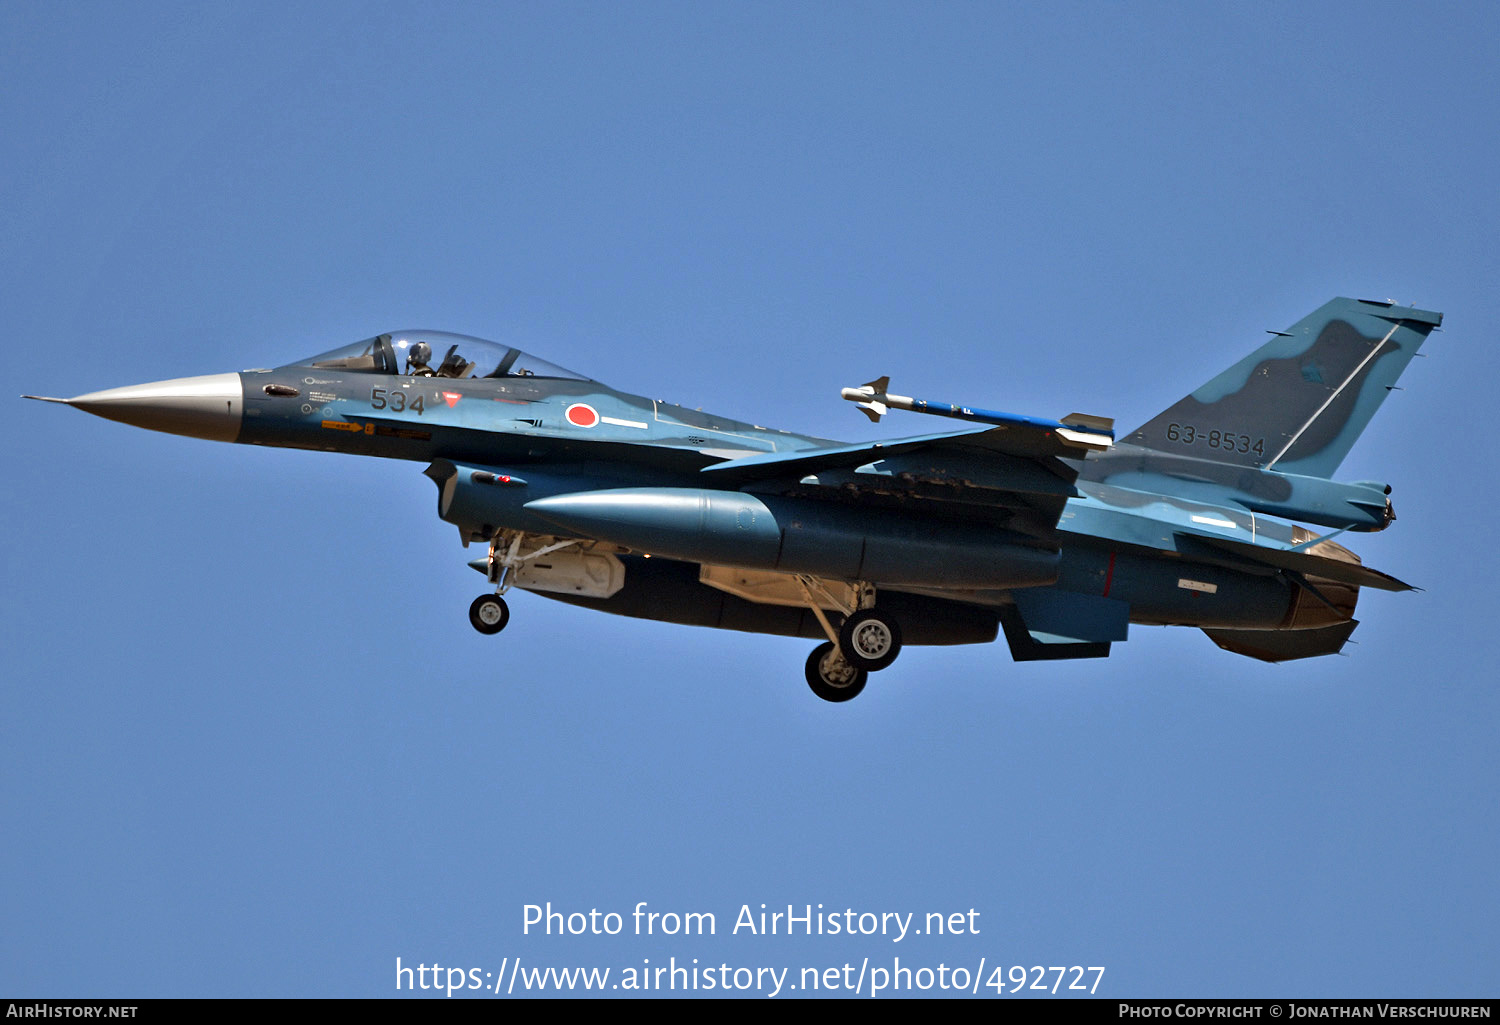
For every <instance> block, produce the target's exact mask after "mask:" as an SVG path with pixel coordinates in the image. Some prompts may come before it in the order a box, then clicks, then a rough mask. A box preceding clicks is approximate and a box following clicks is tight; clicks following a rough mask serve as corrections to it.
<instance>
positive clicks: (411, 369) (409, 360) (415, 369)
mask: <svg viewBox="0 0 1500 1025" xmlns="http://www.w3.org/2000/svg"><path fill="white" fill-rule="evenodd" d="M430 359H432V346H430V345H428V344H427V343H426V342H413V343H412V345H411V348H409V349H407V350H406V372H407V373H408V374H411V375H412V376H413V377H432V376H433V375H434V373H436V372H435V371H434V370H433V369H432V368H431V367H430V366H428V365H427V361H428V360H430Z"/></svg>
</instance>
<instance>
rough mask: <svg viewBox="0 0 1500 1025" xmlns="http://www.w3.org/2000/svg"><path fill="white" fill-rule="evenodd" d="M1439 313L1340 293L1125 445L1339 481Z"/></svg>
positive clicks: (1438, 318)
mask: <svg viewBox="0 0 1500 1025" xmlns="http://www.w3.org/2000/svg"><path fill="white" fill-rule="evenodd" d="M1442 322H1443V315H1442V314H1441V313H1432V312H1429V311H1427V310H1418V309H1414V308H1412V307H1409V306H1396V305H1394V304H1392V303H1385V302H1371V301H1368V300H1361V299H1334V300H1333V301H1331V302H1329V303H1326V304H1324V305H1323V306H1322V307H1320V308H1319V309H1318V310H1316V311H1315V312H1313V313H1311V314H1309V315H1308V316H1306V317H1303V318H1302V319H1301V320H1299V321H1298V322H1297V323H1296V324H1294V325H1292V326H1291V327H1290V328H1288V329H1287V330H1286V331H1282V332H1277V333H1276V336H1275V337H1274V338H1272V339H1271V340H1270V341H1269V342H1267V343H1266V344H1265V345H1263V346H1261V347H1260V348H1259V349H1257V350H1256V351H1255V352H1254V353H1252V354H1251V355H1249V356H1247V357H1245V358H1244V359H1242V360H1240V361H1239V362H1238V363H1236V364H1235V365H1234V366H1232V367H1230V368H1229V369H1228V370H1226V371H1224V372H1223V373H1222V374H1220V375H1219V376H1218V377H1215V378H1214V379H1213V380H1212V381H1209V382H1208V383H1207V384H1205V385H1204V386H1203V387H1201V388H1199V389H1198V390H1197V391H1195V392H1193V393H1192V394H1191V395H1188V396H1187V397H1186V398H1184V399H1182V400H1181V401H1179V402H1178V403H1177V404H1176V405H1174V406H1172V407H1171V408H1170V409H1168V410H1167V411H1166V412H1164V413H1162V414H1161V415H1159V416H1157V417H1156V418H1155V419H1153V420H1152V421H1151V422H1150V423H1147V424H1146V425H1145V426H1144V427H1142V428H1140V429H1139V430H1137V431H1135V432H1134V433H1133V434H1131V435H1130V436H1129V437H1128V438H1127V439H1125V442H1126V444H1131V445H1139V446H1141V447H1143V448H1148V449H1154V450H1156V451H1159V452H1170V453H1172V454H1175V455H1183V456H1193V457H1196V458H1199V459H1207V460H1211V461H1213V462H1218V463H1228V464H1231V465H1237V466H1249V467H1256V468H1259V469H1275V470H1277V471H1279V472H1281V473H1290V474H1300V475H1303V476H1308V477H1325V478H1331V477H1332V476H1333V473H1334V471H1335V470H1337V469H1338V467H1339V464H1340V463H1342V462H1343V461H1344V457H1345V456H1346V455H1348V454H1349V449H1350V448H1351V447H1353V445H1354V442H1355V440H1356V439H1358V438H1359V435H1360V433H1361V432H1362V431H1363V430H1364V429H1365V426H1366V425H1367V424H1368V423H1369V422H1370V418H1371V417H1372V416H1374V415H1375V411H1376V410H1377V409H1379V408H1380V404H1381V403H1382V402H1384V401H1385V397H1386V396H1387V395H1388V394H1390V391H1391V389H1392V388H1393V387H1394V386H1395V384H1396V379H1397V378H1399V377H1400V376H1401V372H1402V371H1403V370H1405V369H1406V365H1407V364H1408V363H1409V362H1411V358H1412V357H1413V356H1415V355H1416V352H1417V349H1418V348H1420V347H1421V345H1422V342H1423V341H1424V340H1426V338H1427V336H1428V335H1429V334H1431V333H1432V330H1433V328H1435V327H1437V326H1438V325H1439V324H1441V323H1442Z"/></svg>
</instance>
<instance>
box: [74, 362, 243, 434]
mask: <svg viewBox="0 0 1500 1025" xmlns="http://www.w3.org/2000/svg"><path fill="white" fill-rule="evenodd" d="M244 400H245V390H244V388H243V387H242V386H241V384H240V375H239V374H209V375H207V376H206V377H179V378H175V379H173V380H171V381H153V382H152V383H150V384H132V385H129V386H128V387H125V388H109V389H106V390H104V391H96V392H89V393H88V394H87V395H80V396H78V397H77V398H73V399H66V400H64V401H65V402H66V403H67V404H68V405H70V406H75V407H77V408H78V409H81V410H83V411H84V412H86V413H93V414H94V415H95V416H102V417H104V418H105V419H106V420H118V421H120V423H124V424H130V425H131V426H133V427H144V428H146V429H147V430H151V431H165V432H167V433H168V434H186V435H187V436H188V437H190V438H207V439H208V440H210V441H234V440H235V439H236V438H238V437H239V433H240V423H241V421H242V420H243V417H244V408H245V401H244Z"/></svg>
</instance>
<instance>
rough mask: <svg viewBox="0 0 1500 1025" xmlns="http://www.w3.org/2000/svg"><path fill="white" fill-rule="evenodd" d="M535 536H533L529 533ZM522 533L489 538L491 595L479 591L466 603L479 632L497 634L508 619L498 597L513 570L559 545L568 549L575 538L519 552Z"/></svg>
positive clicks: (507, 609)
mask: <svg viewBox="0 0 1500 1025" xmlns="http://www.w3.org/2000/svg"><path fill="white" fill-rule="evenodd" d="M532 536H533V538H535V536H536V535H532ZM525 540H526V535H525V534H524V533H522V532H520V531H516V532H515V533H506V532H504V531H502V532H501V533H498V534H496V535H495V536H494V537H493V538H491V539H490V571H489V579H490V583H492V584H494V585H495V593H494V594H481V595H480V596H479V597H478V598H475V599H474V603H473V604H472V605H470V606H469V622H470V623H472V624H473V626H474V629H476V630H478V631H479V632H480V633H482V634H497V633H499V632H500V631H501V630H504V629H505V624H506V623H509V622H510V607H509V606H507V605H506V604H505V599H504V598H502V597H500V596H501V595H502V594H504V593H505V592H506V591H509V590H510V585H511V577H512V575H514V573H515V571H516V570H517V569H519V568H521V567H522V566H524V565H525V564H526V563H528V562H530V561H531V560H532V559H535V558H536V557H537V556H539V555H547V554H549V553H551V552H556V551H559V550H561V549H563V548H571V547H572V546H573V545H576V544H577V543H578V542H577V541H576V540H567V541H557V542H555V543H554V544H549V545H544V546H543V547H540V548H537V549H536V550H535V551H529V552H527V553H526V554H524V555H522V554H521V545H522V543H523V542H524V541H525Z"/></svg>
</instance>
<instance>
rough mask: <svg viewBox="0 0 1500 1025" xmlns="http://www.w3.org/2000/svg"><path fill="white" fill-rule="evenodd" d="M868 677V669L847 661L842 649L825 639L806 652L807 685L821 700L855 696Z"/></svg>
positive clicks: (862, 687)
mask: <svg viewBox="0 0 1500 1025" xmlns="http://www.w3.org/2000/svg"><path fill="white" fill-rule="evenodd" d="M868 678H869V674H868V673H866V672H865V671H864V670H863V669H856V668H854V667H853V666H852V665H850V664H849V662H848V660H847V659H845V658H844V656H843V653H842V652H840V651H839V650H838V649H837V648H835V647H834V646H833V645H832V644H830V643H829V642H827V641H824V642H823V643H822V644H820V645H818V646H817V647H816V648H814V649H813V653H812V654H811V655H809V656H807V685H808V686H809V687H811V688H812V692H813V693H814V694H816V695H817V696H818V697H820V698H822V699H823V700H824V701H848V700H849V699H850V698H854V697H858V696H859V692H860V691H862V690H864V689H865V680H867V679H868Z"/></svg>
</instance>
